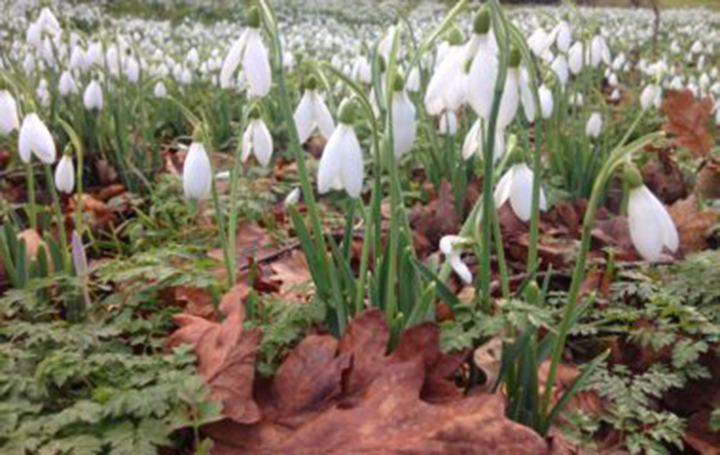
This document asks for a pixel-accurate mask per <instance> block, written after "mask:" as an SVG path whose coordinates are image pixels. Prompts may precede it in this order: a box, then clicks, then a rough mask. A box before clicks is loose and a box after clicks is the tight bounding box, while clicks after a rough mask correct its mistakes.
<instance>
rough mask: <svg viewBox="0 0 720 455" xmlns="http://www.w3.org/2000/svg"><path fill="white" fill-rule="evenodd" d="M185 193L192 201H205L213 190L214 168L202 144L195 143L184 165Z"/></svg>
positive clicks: (191, 145) (191, 146)
mask: <svg viewBox="0 0 720 455" xmlns="http://www.w3.org/2000/svg"><path fill="white" fill-rule="evenodd" d="M182 181H183V192H184V193H185V197H186V198H188V199H190V200H196V201H197V200H201V199H205V198H207V197H208V196H209V195H210V190H211V189H212V167H211V166H210V158H209V157H208V154H207V152H206V151H205V146H204V145H203V144H202V142H193V143H192V144H190V149H189V150H188V154H187V156H186V157H185V164H184V165H183V175H182Z"/></svg>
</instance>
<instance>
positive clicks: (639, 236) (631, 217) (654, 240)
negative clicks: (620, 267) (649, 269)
mask: <svg viewBox="0 0 720 455" xmlns="http://www.w3.org/2000/svg"><path fill="white" fill-rule="evenodd" d="M631 173H632V177H630V178H629V179H628V181H629V182H630V185H631V188H632V189H631V190H630V199H629V204H628V224H629V225H630V238H631V240H632V242H633V245H634V246H635V249H636V250H637V251H638V253H640V255H641V256H642V257H643V259H645V260H646V261H650V262H655V261H658V260H660V259H661V258H662V253H663V250H664V249H665V248H667V249H668V250H669V251H671V252H675V251H677V249H678V247H679V244H680V240H679V238H678V232H677V229H676V228H675V224H674V223H673V221H672V218H670V215H669V214H668V212H667V210H666V209H665V207H664V206H663V205H662V203H661V202H660V201H659V200H658V199H657V197H655V195H654V194H652V192H651V191H650V190H649V189H648V188H647V187H646V186H645V185H643V184H642V178H641V177H640V174H639V173H638V172H637V170H636V169H633V170H632V171H631ZM626 175H627V173H626Z"/></svg>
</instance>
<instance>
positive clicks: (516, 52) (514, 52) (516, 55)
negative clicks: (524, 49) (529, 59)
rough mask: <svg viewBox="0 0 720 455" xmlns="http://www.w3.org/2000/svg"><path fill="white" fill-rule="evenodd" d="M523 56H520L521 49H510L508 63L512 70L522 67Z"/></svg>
mask: <svg viewBox="0 0 720 455" xmlns="http://www.w3.org/2000/svg"><path fill="white" fill-rule="evenodd" d="M521 60H522V56H521V55H520V49H518V48H517V47H515V46H513V47H511V48H510V61H509V62H508V64H509V66H510V68H517V67H519V66H520V61H521Z"/></svg>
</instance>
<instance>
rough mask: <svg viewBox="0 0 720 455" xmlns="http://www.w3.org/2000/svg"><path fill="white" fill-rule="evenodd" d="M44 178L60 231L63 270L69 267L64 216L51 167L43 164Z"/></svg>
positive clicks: (67, 269)
mask: <svg viewBox="0 0 720 455" xmlns="http://www.w3.org/2000/svg"><path fill="white" fill-rule="evenodd" d="M43 167H44V168H45V180H46V181H47V186H48V191H50V195H51V197H52V201H53V209H54V210H55V217H56V223H57V225H58V229H59V231H60V254H61V255H62V260H63V267H64V269H65V271H69V270H70V269H71V264H70V256H69V255H68V243H67V233H66V231H65V218H64V217H63V213H62V208H61V207H60V197H59V196H58V193H57V189H56V188H55V179H54V178H53V172H52V167H51V166H50V165H49V164H44V165H43Z"/></svg>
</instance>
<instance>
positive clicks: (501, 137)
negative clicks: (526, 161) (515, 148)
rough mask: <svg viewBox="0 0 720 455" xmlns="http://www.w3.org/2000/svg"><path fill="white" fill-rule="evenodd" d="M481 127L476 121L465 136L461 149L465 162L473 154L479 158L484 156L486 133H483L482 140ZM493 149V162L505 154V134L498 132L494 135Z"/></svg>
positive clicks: (478, 121)
mask: <svg viewBox="0 0 720 455" xmlns="http://www.w3.org/2000/svg"><path fill="white" fill-rule="evenodd" d="M481 126H482V125H481V121H480V119H477V120H476V121H475V123H473V126H472V127H471V128H470V131H468V133H467V136H465V141H464V142H463V148H462V157H463V158H464V159H466V160H467V159H470V158H471V157H472V156H473V155H475V154H478V155H480V156H483V154H484V152H483V150H484V147H485V141H486V140H487V133H486V132H485V131H483V135H482V138H481V137H480V131H481ZM493 149H494V150H493V159H494V160H495V161H497V160H498V159H499V158H500V157H501V156H503V155H504V154H505V133H504V132H503V131H501V130H498V131H497V132H496V133H495V145H494V147H493Z"/></svg>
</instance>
